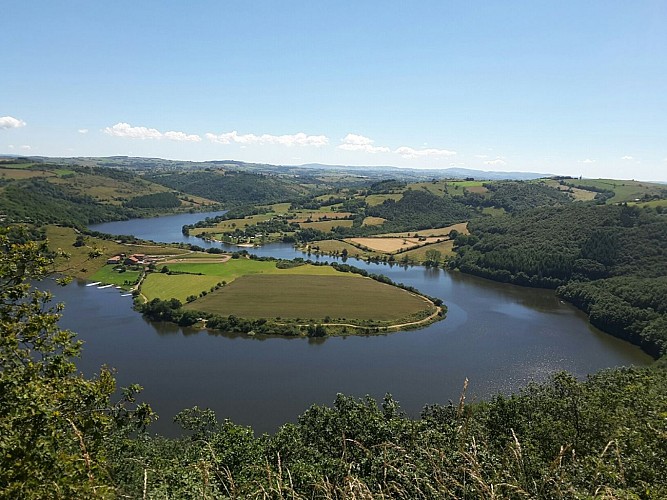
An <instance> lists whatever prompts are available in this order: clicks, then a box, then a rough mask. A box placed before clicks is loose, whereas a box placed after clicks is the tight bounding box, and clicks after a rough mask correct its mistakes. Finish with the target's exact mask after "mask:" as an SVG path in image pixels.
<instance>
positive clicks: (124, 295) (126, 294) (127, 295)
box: [121, 293, 132, 297]
mask: <svg viewBox="0 0 667 500" xmlns="http://www.w3.org/2000/svg"><path fill="white" fill-rule="evenodd" d="M130 295H132V294H131V293H123V294H121V297H129V296H130Z"/></svg>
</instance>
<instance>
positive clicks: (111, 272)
mask: <svg viewBox="0 0 667 500" xmlns="http://www.w3.org/2000/svg"><path fill="white" fill-rule="evenodd" d="M117 267H118V266H113V265H110V264H107V265H105V266H104V267H103V268H101V269H100V270H98V271H97V272H96V273H95V274H93V275H92V276H91V277H90V278H89V279H90V280H91V281H100V282H101V283H103V284H105V285H109V284H111V285H118V286H122V287H123V288H124V289H125V290H129V289H130V288H131V287H132V285H133V284H134V283H135V282H136V281H137V280H138V279H139V276H140V275H141V271H132V270H127V271H124V272H118V271H116V268H117Z"/></svg>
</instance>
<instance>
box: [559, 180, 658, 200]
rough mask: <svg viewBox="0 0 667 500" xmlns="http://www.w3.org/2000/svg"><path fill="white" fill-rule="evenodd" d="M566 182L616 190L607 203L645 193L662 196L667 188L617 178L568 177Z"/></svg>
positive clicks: (629, 198)
mask: <svg viewBox="0 0 667 500" xmlns="http://www.w3.org/2000/svg"><path fill="white" fill-rule="evenodd" d="M566 182H567V183H568V184H574V185H579V186H593V187H597V188H603V189H608V190H610V191H614V193H616V194H615V196H614V197H613V198H610V199H609V200H607V203H622V202H624V201H634V200H635V199H637V198H642V197H643V196H644V195H649V196H653V195H658V196H660V195H662V194H664V192H665V190H666V189H667V186H664V185H662V184H653V183H650V182H639V181H629V180H616V179H571V180H570V179H568V180H567V181H566Z"/></svg>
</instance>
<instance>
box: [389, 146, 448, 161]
mask: <svg viewBox="0 0 667 500" xmlns="http://www.w3.org/2000/svg"><path fill="white" fill-rule="evenodd" d="M394 153H396V154H398V155H401V156H402V157H403V158H424V157H428V156H435V157H446V156H454V155H456V151H449V150H447V149H435V148H427V149H414V148H410V147H408V146H401V147H400V148H397V149H396V150H395V151H394Z"/></svg>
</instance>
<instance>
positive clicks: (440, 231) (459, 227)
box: [377, 222, 468, 238]
mask: <svg viewBox="0 0 667 500" xmlns="http://www.w3.org/2000/svg"><path fill="white" fill-rule="evenodd" d="M452 229H454V230H456V231H458V232H459V233H462V234H468V223H467V222H460V223H459V224H453V225H451V226H447V227H438V228H435V229H422V230H421V231H407V232H404V233H386V234H379V235H378V236H377V237H378V238H392V237H404V238H409V237H415V235H419V236H425V237H430V236H448V235H449V233H450V231H451V230H452Z"/></svg>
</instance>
